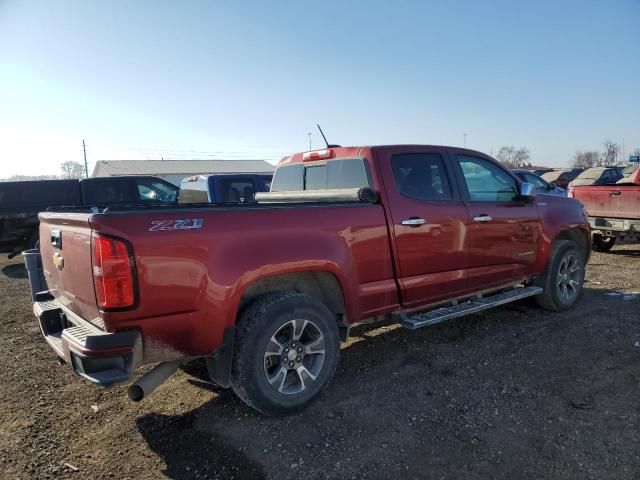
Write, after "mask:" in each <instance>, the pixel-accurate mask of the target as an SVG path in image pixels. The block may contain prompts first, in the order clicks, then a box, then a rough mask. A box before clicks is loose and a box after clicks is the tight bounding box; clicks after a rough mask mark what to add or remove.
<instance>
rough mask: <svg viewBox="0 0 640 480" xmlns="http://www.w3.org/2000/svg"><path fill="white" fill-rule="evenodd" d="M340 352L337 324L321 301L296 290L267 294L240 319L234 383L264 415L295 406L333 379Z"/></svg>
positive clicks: (312, 396) (236, 388)
mask: <svg viewBox="0 0 640 480" xmlns="http://www.w3.org/2000/svg"><path fill="white" fill-rule="evenodd" d="M300 328H301V329H300ZM298 332H299V333H300V336H298V339H297V340H296V335H297V333H298ZM289 337H290V338H289ZM321 346H322V347H324V348H319V347H321ZM276 352H277V353H276ZM287 352H288V353H287ZM296 352H301V353H296ZM320 352H323V353H320ZM292 353H293V356H291V355H292ZM339 354H340V338H339V334H338V325H337V322H336V319H335V317H334V316H333V315H332V313H331V312H330V311H329V309H328V308H327V307H326V306H325V305H324V304H323V303H321V302H320V301H318V300H316V299H315V298H313V297H310V296H308V295H304V294H301V293H298V292H279V293H273V294H268V295H265V296H264V297H261V298H259V299H258V300H256V301H255V302H253V303H252V304H251V305H250V306H249V307H248V308H246V309H245V310H244V311H243V312H242V313H241V315H240V318H239V319H238V323H237V327H236V338H235V350H234V355H233V362H232V367H231V388H232V389H233V391H234V392H235V393H236V395H238V397H240V399H241V400H242V401H243V402H244V403H246V404H247V405H249V406H250V407H252V408H254V409H256V410H258V411H259V412H261V413H263V414H265V415H277V414H283V413H290V412H295V411H297V410H300V409H302V408H303V407H305V406H306V405H308V404H309V403H310V402H312V401H313V400H314V399H315V398H317V396H318V394H319V392H320V390H322V388H323V387H324V386H325V385H326V384H327V383H328V382H329V380H331V378H332V377H333V375H334V373H335V371H336V367H337V366H338V357H339ZM297 355H300V357H297ZM305 362H306V363H305ZM269 379H271V382H270V381H269ZM300 388H301V390H299V389H300Z"/></svg>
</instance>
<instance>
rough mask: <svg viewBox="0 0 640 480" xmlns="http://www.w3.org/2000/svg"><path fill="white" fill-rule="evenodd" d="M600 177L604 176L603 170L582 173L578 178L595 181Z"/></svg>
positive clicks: (590, 170)
mask: <svg viewBox="0 0 640 480" xmlns="http://www.w3.org/2000/svg"><path fill="white" fill-rule="evenodd" d="M600 175H602V170H600V169H589V170H585V171H584V172H582V173H581V174H580V175H578V177H577V178H580V179H585V180H595V179H596V178H600Z"/></svg>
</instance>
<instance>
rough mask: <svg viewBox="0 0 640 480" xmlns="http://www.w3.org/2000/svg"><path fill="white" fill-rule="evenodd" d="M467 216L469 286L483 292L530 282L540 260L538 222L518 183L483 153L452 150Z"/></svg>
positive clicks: (534, 208)
mask: <svg viewBox="0 0 640 480" xmlns="http://www.w3.org/2000/svg"><path fill="white" fill-rule="evenodd" d="M451 154H452V156H453V157H454V158H455V162H454V165H455V168H456V171H457V178H458V182H459V184H460V188H461V189H462V190H463V194H464V198H465V203H466V206H467V210H468V212H469V219H470V221H469V223H468V236H469V246H470V249H469V270H468V282H469V287H470V288H471V289H473V290H482V289H485V288H491V287H495V286H500V285H503V284H507V283H510V282H512V281H518V280H521V279H523V278H525V277H527V276H528V275H529V274H530V273H531V271H532V269H533V265H534V263H535V261H536V255H537V250H538V248H537V247H538V238H539V235H540V220H539V218H538V209H537V207H536V204H535V202H529V203H527V202H524V201H522V200H520V199H519V196H518V195H519V188H520V185H519V182H518V181H517V180H516V179H515V178H514V177H513V176H512V175H511V174H510V173H509V172H508V171H507V170H505V169H504V168H503V167H502V166H501V165H499V164H498V163H497V162H495V161H494V160H492V159H490V158H489V157H484V156H482V155H481V154H477V155H472V154H470V153H467V152H465V151H455V150H452V151H451Z"/></svg>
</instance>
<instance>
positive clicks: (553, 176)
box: [542, 172, 564, 182]
mask: <svg viewBox="0 0 640 480" xmlns="http://www.w3.org/2000/svg"><path fill="white" fill-rule="evenodd" d="M563 173H564V172H547V173H544V174H542V179H543V180H546V181H547V182H555V181H556V180H558V178H560V175H562V174H563Z"/></svg>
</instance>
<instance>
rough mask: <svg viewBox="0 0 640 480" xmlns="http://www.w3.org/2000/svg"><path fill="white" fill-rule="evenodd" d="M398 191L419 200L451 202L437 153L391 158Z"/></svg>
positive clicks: (442, 163) (444, 172)
mask: <svg viewBox="0 0 640 480" xmlns="http://www.w3.org/2000/svg"><path fill="white" fill-rule="evenodd" d="M391 167H392V169H393V176H394V178H395V181H396V186H397V187H398V191H400V193H402V194H403V195H405V196H407V197H411V198H417V199H419V200H451V199H452V198H453V195H452V193H451V185H450V183H449V178H448V176H447V170H446V167H445V164H444V161H443V159H442V156H441V155H440V154H438V153H408V154H401V155H394V156H393V157H391Z"/></svg>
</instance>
